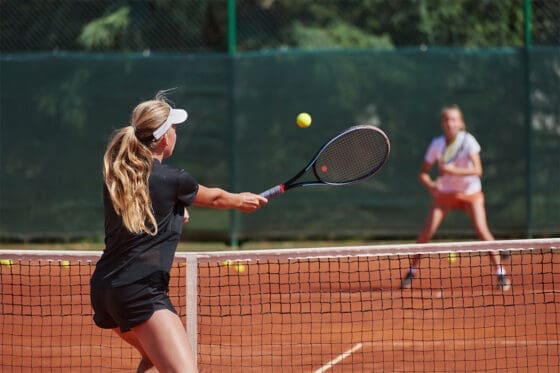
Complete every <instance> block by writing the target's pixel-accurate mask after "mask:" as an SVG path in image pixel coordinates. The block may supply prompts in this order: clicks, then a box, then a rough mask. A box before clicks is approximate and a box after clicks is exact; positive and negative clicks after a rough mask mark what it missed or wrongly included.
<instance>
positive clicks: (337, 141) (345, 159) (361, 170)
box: [261, 125, 391, 198]
mask: <svg viewBox="0 0 560 373" xmlns="http://www.w3.org/2000/svg"><path fill="white" fill-rule="evenodd" d="M390 150H391V145H390V143H389V138H388V137H387V135H385V133H384V132H383V131H381V130H380V129H379V128H377V127H373V126H365V125H362V126H354V127H350V128H348V129H347V130H345V131H343V132H342V133H340V134H338V135H337V136H335V137H334V138H332V139H331V140H329V141H327V142H326V143H325V145H323V146H322V147H321V149H319V151H318V152H317V154H315V156H314V157H313V158H312V159H311V161H310V162H309V163H308V164H307V166H305V167H304V168H303V169H302V170H301V171H300V172H298V173H297V174H296V175H295V176H294V177H292V178H291V179H289V180H288V181H286V182H284V183H282V184H279V185H276V186H275V187H272V188H270V189H268V190H266V191H264V192H262V193H261V196H263V197H265V198H271V197H275V196H277V195H280V194H282V193H284V192H286V191H287V190H289V189H292V188H297V187H301V186H309V185H325V184H326V185H346V184H350V183H355V182H357V181H360V180H363V179H365V178H367V177H370V176H372V175H373V174H375V173H376V172H377V171H379V170H380V169H381V167H383V165H384V164H385V162H386V161H387V158H388V157H389V152H390ZM310 170H311V172H309V173H308V171H310ZM306 173H308V174H309V175H308V179H307V180H301V179H302V178H303V175H304V174H306Z"/></svg>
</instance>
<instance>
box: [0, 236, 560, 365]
mask: <svg viewBox="0 0 560 373" xmlns="http://www.w3.org/2000/svg"><path fill="white" fill-rule="evenodd" d="M559 247H560V239H532V240H508V241H492V242H479V241H477V242H453V243H436V244H423V245H419V244H408V245H402V244H400V245H373V246H360V247H332V248H302V249H282V250H277V251H272V250H259V251H228V252H212V253H208V252H204V253H177V255H176V259H175V262H174V265H173V268H172V273H171V283H170V296H171V299H172V301H173V303H174V305H175V307H176V309H177V311H178V313H179V314H180V316H181V317H182V318H183V320H184V322H185V325H186V328H187V334H188V336H189V339H190V341H191V344H192V345H193V348H194V349H195V350H196V351H197V354H196V358H197V365H198V367H199V370H200V371H201V372H274V371H281V372H287V371H292V372H316V373H319V372H351V371H355V372H363V371H412V372H424V371H429V372H449V371H465V372H466V371H491V372H492V371H496V372H497V371H504V372H505V371H511V370H521V371H532V370H545V371H546V370H549V371H553V370H555V369H558V367H559V366H560V358H559V355H560V325H559V323H558V320H559V319H560V251H558V248H559ZM490 251H502V252H506V251H507V252H508V253H510V254H511V255H510V256H509V258H508V259H507V260H502V265H503V267H504V268H505V270H506V272H507V276H508V278H509V279H510V280H511V283H512V285H511V288H510V289H509V290H507V291H503V290H502V289H500V288H499V287H498V286H497V283H496V275H495V268H493V267H492V266H491V261H490V259H489V256H488V253H489V252H490ZM450 253H451V254H452V255H450ZM416 254H422V256H423V259H422V262H421V265H420V267H419V268H420V269H419V272H418V273H417V276H416V278H415V279H414V281H413V283H412V286H411V288H410V289H401V280H402V277H403V276H404V274H405V273H406V271H407V269H408V266H409V262H410V259H411V258H412V257H413V256H414V255H416ZM99 255H100V253H97V252H62V251H42V252H39V251H11V250H2V251H0V264H1V265H0V280H1V282H0V294H1V299H2V300H1V302H0V338H1V339H0V371H30V370H34V371H53V370H55V371H59V370H60V371H62V370H64V371H80V372H88V371H91V372H93V371H127V370H134V369H135V368H136V365H137V363H138V361H139V359H140V358H139V355H138V354H137V352H136V351H134V350H133V348H132V347H130V346H128V345H127V344H126V343H124V342H122V341H121V340H120V338H119V337H117V336H116V334H114V333H113V332H111V331H108V330H102V329H99V328H97V327H95V326H94V325H93V322H92V310H91V307H90V301H89V278H90V276H91V273H92V272H93V269H94V267H95V262H96V261H97V259H98V258H99Z"/></svg>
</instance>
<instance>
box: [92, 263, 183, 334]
mask: <svg viewBox="0 0 560 373" xmlns="http://www.w3.org/2000/svg"><path fill="white" fill-rule="evenodd" d="M168 291H169V274H168V273H166V272H155V273H153V274H152V275H150V276H148V277H146V278H143V279H141V280H139V281H137V282H135V283H133V284H130V285H125V286H120V287H116V288H112V287H105V286H103V285H100V284H97V283H92V286H91V305H92V307H93V310H94V312H95V314H94V315H93V321H94V322H95V325H97V326H99V327H100V328H103V329H114V328H116V327H119V328H120V330H121V332H127V331H129V330H130V329H131V328H133V327H135V326H137V325H140V324H141V323H143V322H144V321H146V320H148V319H149V318H150V317H151V316H152V314H153V313H154V312H155V311H157V310H161V309H167V310H170V311H171V312H173V313H175V314H176V313H177V311H176V310H175V308H174V307H173V305H172V304H171V300H170V299H169V295H168Z"/></svg>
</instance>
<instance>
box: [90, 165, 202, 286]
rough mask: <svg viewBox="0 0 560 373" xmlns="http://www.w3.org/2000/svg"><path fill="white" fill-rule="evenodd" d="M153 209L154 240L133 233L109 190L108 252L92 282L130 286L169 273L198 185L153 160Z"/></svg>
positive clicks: (105, 194)
mask: <svg viewBox="0 0 560 373" xmlns="http://www.w3.org/2000/svg"><path fill="white" fill-rule="evenodd" d="M149 188H150V197H151V199H152V208H153V211H154V216H155V218H156V221H157V224H158V232H157V234H156V235H155V236H150V235H149V234H147V233H140V234H133V233H130V232H129V231H128V230H127V229H126V228H125V227H124V225H123V224H122V219H121V217H120V216H118V215H117V214H116V213H115V210H114V209H113V205H112V203H111V198H110V196H109V192H108V191H107V187H106V186H104V188H103V200H104V208H105V250H104V251H103V255H102V256H101V258H100V259H99V261H98V262H97V265H96V269H95V273H94V275H93V280H95V281H101V282H102V283H103V284H104V286H109V287H116V286H122V285H127V284H131V283H133V282H135V281H137V280H140V279H142V278H144V277H146V276H148V275H150V274H152V273H154V272H157V271H164V272H167V273H169V270H170V269H171V265H172V264H173V258H174V256H175V251H176V249H177V244H178V243H179V239H180V237H181V228H182V226H183V214H184V209H185V207H187V206H190V205H191V204H192V203H193V201H194V199H195V197H196V194H197V192H198V183H197V182H196V180H195V179H194V178H193V177H192V176H191V175H190V174H188V173H187V172H185V171H184V170H180V169H177V168H173V167H170V166H167V165H163V164H161V163H160V162H159V161H158V160H156V159H154V166H153V169H152V172H151V174H150V177H149Z"/></svg>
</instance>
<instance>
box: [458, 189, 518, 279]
mask: <svg viewBox="0 0 560 373" xmlns="http://www.w3.org/2000/svg"><path fill="white" fill-rule="evenodd" d="M466 212H467V215H468V216H469V218H470V219H471V221H472V223H473V226H474V229H475V230H476V234H477V236H478V238H480V239H481V240H483V241H494V236H493V235H492V233H491V232H490V229H489V228H488V222H487V220H486V208H485V206H484V198H480V199H477V200H476V201H473V203H471V204H470V205H469V206H468V207H467V209H466ZM488 255H489V256H490V260H491V262H492V264H493V267H494V270H495V273H496V274H497V275H498V286H500V288H502V289H503V290H509V288H510V286H511V283H510V281H509V280H508V279H507V278H506V277H505V274H506V272H505V270H504V268H503V267H502V263H501V258H500V254H499V253H498V252H497V251H490V252H489V253H488Z"/></svg>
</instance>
